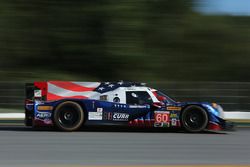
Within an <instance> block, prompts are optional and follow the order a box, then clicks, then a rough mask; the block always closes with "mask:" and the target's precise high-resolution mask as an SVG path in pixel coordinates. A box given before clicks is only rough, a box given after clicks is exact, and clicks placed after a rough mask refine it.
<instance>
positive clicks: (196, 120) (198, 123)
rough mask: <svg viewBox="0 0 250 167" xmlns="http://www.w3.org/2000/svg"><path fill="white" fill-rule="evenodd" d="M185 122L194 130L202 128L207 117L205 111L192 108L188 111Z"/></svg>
mask: <svg viewBox="0 0 250 167" xmlns="http://www.w3.org/2000/svg"><path fill="white" fill-rule="evenodd" d="M184 121H185V124H186V126H187V127H189V128H190V129H192V130H196V129H200V128H201V127H203V125H204V122H205V117H204V114H203V112H201V111H197V110H191V111H189V112H187V113H186V116H185V119H184Z"/></svg>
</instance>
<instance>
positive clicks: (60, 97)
mask: <svg viewBox="0 0 250 167" xmlns="http://www.w3.org/2000/svg"><path fill="white" fill-rule="evenodd" d="M63 98H65V97H62V96H58V95H55V94H52V93H48V94H47V100H60V99H63ZM67 98H72V99H86V98H88V97H86V96H68V97H67Z"/></svg>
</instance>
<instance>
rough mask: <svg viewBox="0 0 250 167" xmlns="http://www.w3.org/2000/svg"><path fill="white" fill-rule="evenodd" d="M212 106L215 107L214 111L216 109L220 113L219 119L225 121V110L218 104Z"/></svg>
mask: <svg viewBox="0 0 250 167" xmlns="http://www.w3.org/2000/svg"><path fill="white" fill-rule="evenodd" d="M212 106H213V108H214V109H216V110H217V111H218V112H219V117H220V118H222V119H224V110H223V108H222V107H221V105H219V104H216V103H212Z"/></svg>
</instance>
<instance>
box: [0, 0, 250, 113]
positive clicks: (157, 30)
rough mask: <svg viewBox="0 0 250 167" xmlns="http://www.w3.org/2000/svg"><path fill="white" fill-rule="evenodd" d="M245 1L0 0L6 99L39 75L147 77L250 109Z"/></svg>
mask: <svg viewBox="0 0 250 167" xmlns="http://www.w3.org/2000/svg"><path fill="white" fill-rule="evenodd" d="M249 46H250V2H249V1H248V0H237V1H235V0H220V1H218V0H91V1H90V0H89V1H87V0H85V1H84V0H72V1H68V0H36V1H34V0H23V1H19V0H0V80H1V82H0V93H1V94H0V108H22V105H23V98H24V87H23V85H24V83H25V82H32V81H35V80H75V81H118V80H125V81H126V80H129V81H138V82H147V83H149V85H151V86H155V87H158V88H160V89H163V90H165V91H167V92H168V94H170V96H173V97H174V98H176V99H178V100H179V101H181V100H191V101H211V102H213V101H217V102H219V103H221V104H223V106H224V108H225V109H226V110H228V111H235V110H240V111H250V110H249V107H250V73H249V71H250V47H249Z"/></svg>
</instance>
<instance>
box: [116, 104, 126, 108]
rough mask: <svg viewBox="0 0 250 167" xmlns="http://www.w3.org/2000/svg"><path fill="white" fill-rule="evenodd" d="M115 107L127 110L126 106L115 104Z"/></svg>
mask: <svg viewBox="0 0 250 167" xmlns="http://www.w3.org/2000/svg"><path fill="white" fill-rule="evenodd" d="M114 106H115V107H118V108H126V105H125V104H115V105H114Z"/></svg>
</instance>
